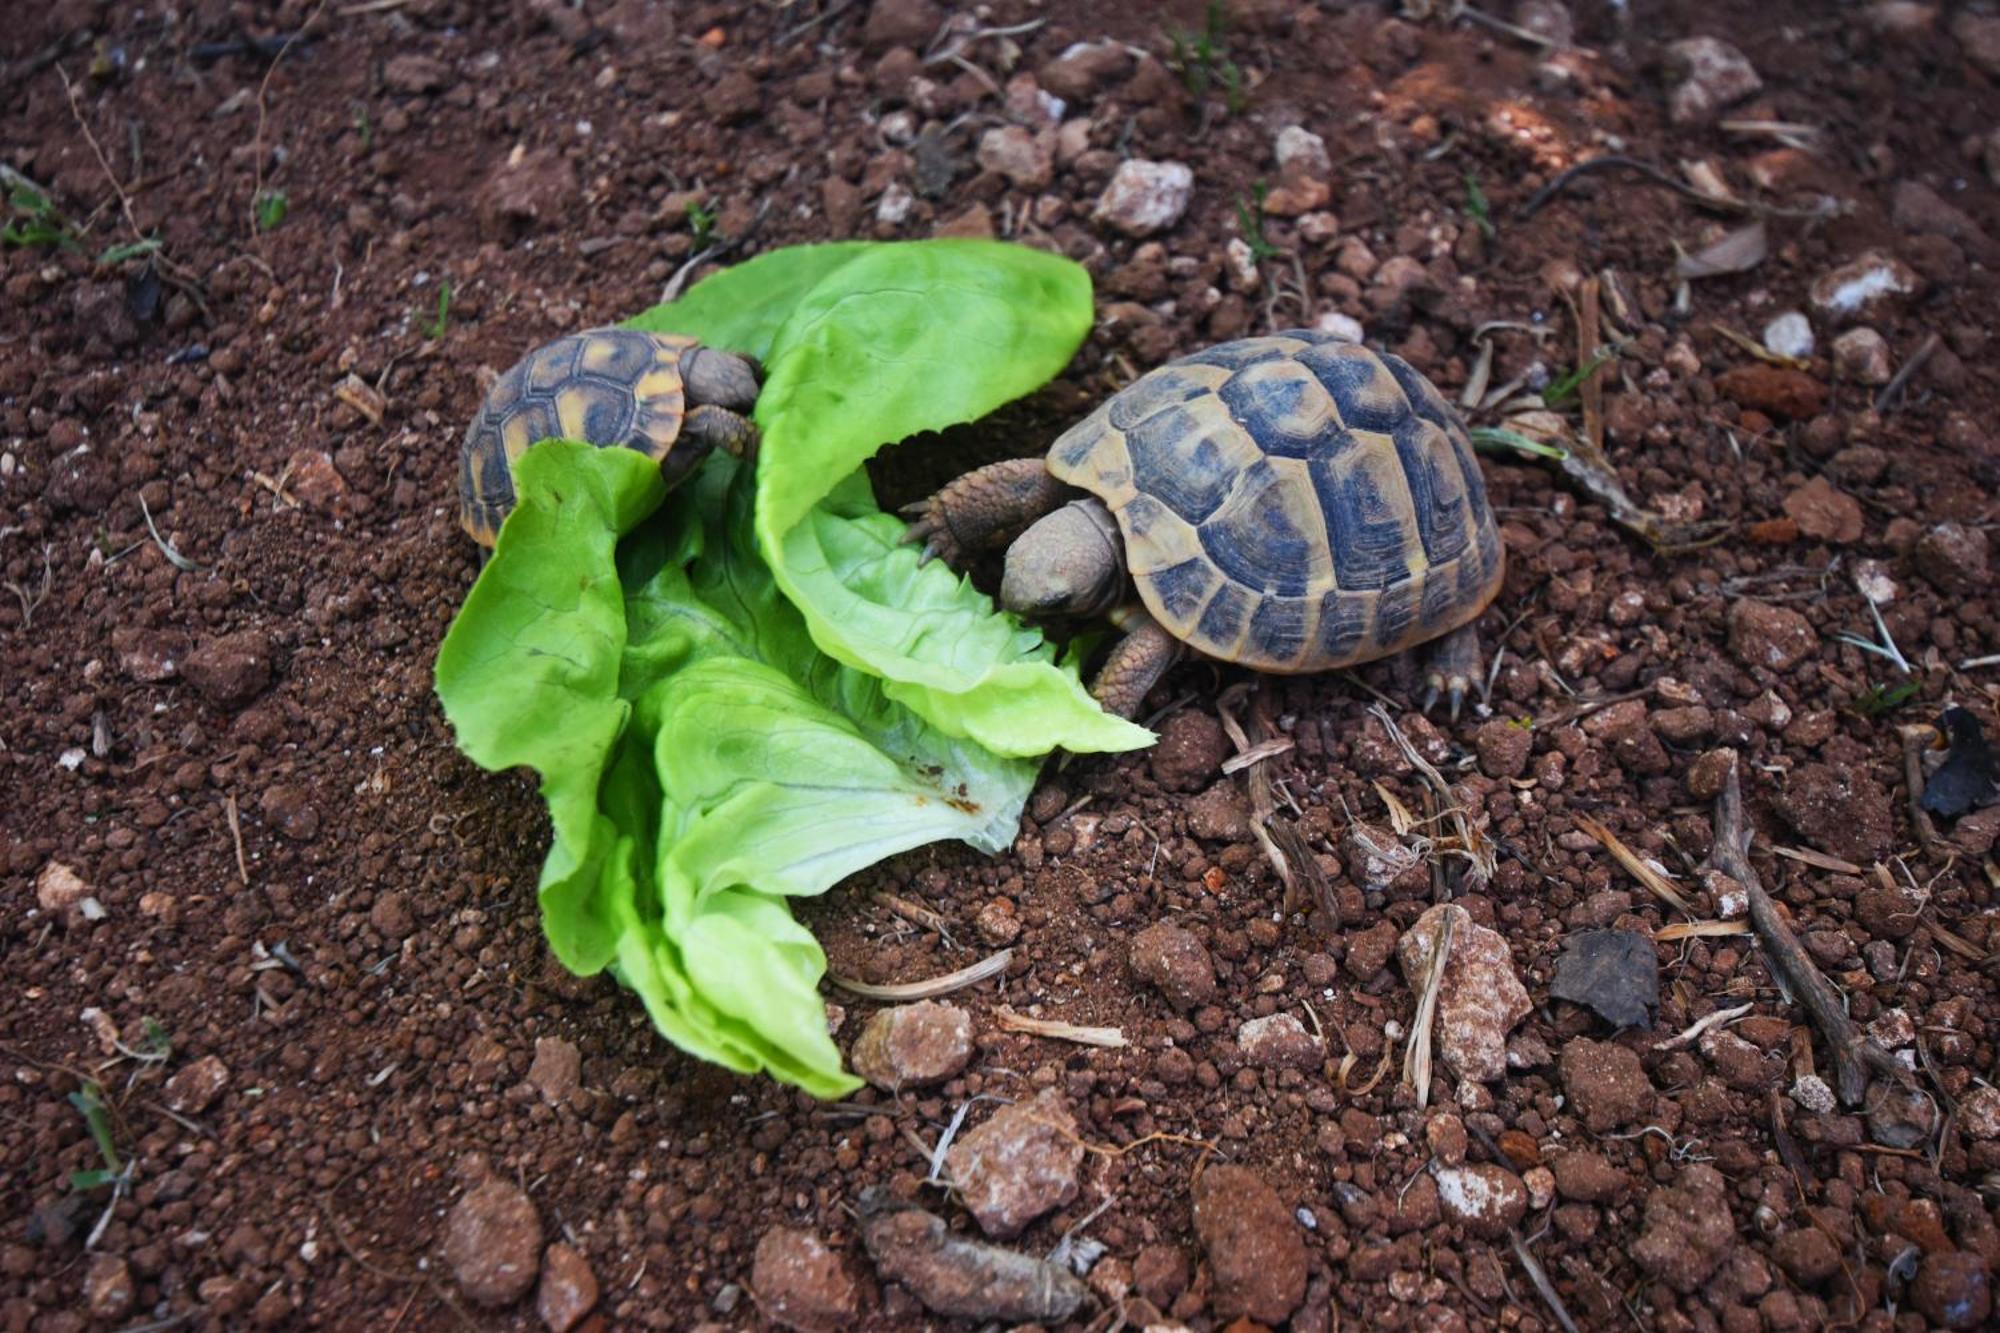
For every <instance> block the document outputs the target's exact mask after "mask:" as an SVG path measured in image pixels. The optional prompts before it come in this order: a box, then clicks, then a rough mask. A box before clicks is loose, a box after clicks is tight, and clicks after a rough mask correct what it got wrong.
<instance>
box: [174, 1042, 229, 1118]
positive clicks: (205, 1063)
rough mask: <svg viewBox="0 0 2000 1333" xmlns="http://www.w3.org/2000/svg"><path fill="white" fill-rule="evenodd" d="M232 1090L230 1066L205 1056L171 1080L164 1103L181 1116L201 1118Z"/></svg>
mask: <svg viewBox="0 0 2000 1333" xmlns="http://www.w3.org/2000/svg"><path fill="white" fill-rule="evenodd" d="M228 1086H229V1066H228V1065H226V1064H224V1063H222V1057H221V1056H219V1055H204V1056H202V1057H201V1059H199V1060H196V1061H194V1062H193V1063H192V1064H189V1065H187V1066H186V1067H185V1068H183V1069H181V1070H180V1071H179V1072H178V1073H176V1074H175V1075H174V1076H173V1077H172V1078H170V1079H168V1080H167V1083H166V1087H165V1089H164V1092H165V1098H164V1100H165V1101H166V1103H167V1107H168V1109H170V1110H173V1111H176V1112H178V1113H180V1114H181V1115H200V1114H201V1113H202V1112H203V1111H206V1110H207V1109H208V1108H209V1107H211V1106H213V1105H215V1099H216V1098H217V1097H220V1096H221V1095H222V1090H223V1089H224V1088H226V1087H228Z"/></svg>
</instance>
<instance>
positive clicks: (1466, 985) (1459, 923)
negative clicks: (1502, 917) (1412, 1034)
mask: <svg viewBox="0 0 2000 1333" xmlns="http://www.w3.org/2000/svg"><path fill="white" fill-rule="evenodd" d="M1446 913H1450V914H1451V916H1452V935H1451V951H1450V953H1449V955H1448V956H1447V957H1446V960H1445V969H1444V981H1443V984H1442V986H1441V987H1440V988H1439V991H1438V1011H1437V1024H1438V1043H1437V1044H1438V1053H1439V1055H1440V1056H1441V1057H1442V1059H1443V1060H1444V1063H1445V1065H1446V1067H1447V1068H1449V1069H1450V1070H1451V1071H1452V1072H1453V1073H1455V1074H1457V1075H1458V1076H1459V1077H1460V1078H1462V1079H1470V1080H1472V1081H1475V1082H1479V1083H1487V1082H1491V1081H1492V1080H1494V1079H1497V1078H1499V1077H1500V1076H1501V1075H1502V1074H1504V1073H1506V1072H1507V1033H1508V1031H1509V1030H1511V1029H1512V1028H1513V1026H1514V1025H1515V1024H1516V1023H1518V1022H1520V1021H1521V1020H1522V1019H1524V1018H1526V1017H1527V1016H1528V1015H1529V1013H1531V1012H1532V1011H1533V1009H1534V1005H1533V1003H1532V1002H1531V1001H1530V1000H1529V998H1528V992H1527V989H1526V988H1525V987H1523V986H1522V985H1521V979H1520V978H1519V977H1518V976H1516V975H1515V973H1514V960H1513V956H1512V955H1511V954H1509V953H1508V951H1507V941H1506V938H1505V937H1504V936H1502V935H1500V934H1499V932H1497V931H1493V930H1488V929H1487V928H1486V927H1485V926H1482V925H1479V924H1477V923H1476V922H1474V921H1473V919H1472V914H1471V913H1469V912H1467V911H1466V910H1465V909H1464V908H1463V907H1460V906H1458V905H1457V904H1456V903H1440V904H1439V905H1438V906H1436V907H1433V908H1431V909H1430V910H1429V911H1427V912H1425V913H1424V914H1423V915H1422V916H1421V917H1418V918H1417V922H1416V924H1415V925H1413V926H1411V927H1410V929H1409V930H1408V931H1406V932H1405V933H1404V935H1403V937H1402V938H1401V939H1400V940H1398V941H1397V942H1396V953H1397V956H1398V958H1399V959H1400V960H1401V962H1402V965H1403V975H1404V977H1405V978H1406V979H1407V980H1408V981H1409V983H1410V988H1411V989H1412V990H1415V991H1418V992H1421V991H1422V990H1423V989H1424V987H1425V985H1426V984H1427V982H1428V980H1429V978H1430V970H1431V964H1432V959H1433V957H1434V955H1435V951H1436V948H1437V939H1438V935H1439V934H1440V927H1441V926H1442V925H1443V922H1444V918H1445V914H1446Z"/></svg>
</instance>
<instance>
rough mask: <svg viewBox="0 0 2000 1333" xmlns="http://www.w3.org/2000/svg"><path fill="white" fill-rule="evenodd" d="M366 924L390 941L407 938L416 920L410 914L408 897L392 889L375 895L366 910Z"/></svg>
mask: <svg viewBox="0 0 2000 1333" xmlns="http://www.w3.org/2000/svg"><path fill="white" fill-rule="evenodd" d="M368 924H369V925H371V926H373V927H375V929H377V930H379V931H381V932H382V933H383V934H384V935H386V936H388V937H389V938H390V939H392V940H400V939H406V938H408V936H409V935H410V933H411V932H412V931H414V930H416V928H417V922H416V918H415V917H414V916H412V915H411V913H410V898H409V895H408V894H405V893H398V892H396V891H395V890H393V889H392V890H390V891H389V892H387V893H378V894H376V895H375V901H374V903H373V904H372V905H371V906H370V907H369V909H368Z"/></svg>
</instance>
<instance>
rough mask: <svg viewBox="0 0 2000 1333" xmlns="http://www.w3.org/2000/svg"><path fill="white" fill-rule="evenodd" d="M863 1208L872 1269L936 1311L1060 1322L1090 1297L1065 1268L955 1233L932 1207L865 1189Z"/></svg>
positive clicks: (863, 1232) (864, 1235)
mask: <svg viewBox="0 0 2000 1333" xmlns="http://www.w3.org/2000/svg"><path fill="white" fill-rule="evenodd" d="M861 1210H862V1225H861V1239H862V1243H863V1244H864V1245H866V1246H867V1247H868V1256H869V1258H871V1259H873V1260H874V1261H875V1271H876V1272H877V1273H878V1274H879V1275H880V1276H881V1277H882V1278H883V1279H884V1280H885V1281H889V1282H895V1283H899V1284H901V1285H902V1287H903V1288H904V1289H905V1290H906V1291H908V1292H909V1293H910V1294H911V1295H913V1296H915V1297H916V1298H917V1299H918V1300H919V1301H921V1302H923V1304H924V1305H925V1306H926V1307H927V1308H929V1309H931V1310H933V1311H935V1312H936V1313H938V1314H942V1315H952V1316H956V1317H958V1318H961V1319H979V1320H988V1319H997V1320H1001V1321H1003V1322H1005V1323H1009V1324H1017V1323H1028V1322H1033V1323H1037V1324H1044V1325H1055V1324H1061V1323H1063V1322H1064V1321H1066V1320H1067V1319H1068V1318H1069V1317H1070V1316H1071V1315H1073V1314H1075V1313H1076V1310H1077V1307H1078V1306H1080V1305H1082V1304H1083V1302H1084V1300H1085V1299H1086V1298H1087V1297H1088V1296H1089V1295H1090V1289H1089V1288H1088V1287H1086V1286H1084V1284H1083V1283H1082V1282H1081V1281H1079V1280H1078V1279H1077V1278H1076V1276H1075V1275H1074V1274H1072V1273H1070V1272H1069V1271H1068V1270H1067V1269H1064V1268H1061V1267H1058V1266H1057V1265H1055V1264H1052V1263H1048V1262H1046V1261H1044V1260H1041V1259H1036V1258H1033V1257H1031V1256H1029V1255H1025V1254H1021V1253H1019V1252H1017V1251H1014V1250H1007V1249H1002V1248H1001V1247H999V1246H997V1245H988V1244H986V1243H985V1242H983V1241H976V1240H964V1239H961V1238H959V1237H956V1236H954V1235H952V1234H951V1231H950V1229H949V1228H948V1227H946V1226H945V1221H944V1219H943V1218H941V1217H939V1216H937V1215H936V1214H935V1213H927V1212H925V1211H923V1210H922V1209H920V1208H898V1207H896V1206H895V1205H893V1204H886V1205H885V1204H884V1203H882V1202H881V1201H880V1199H879V1197H877V1196H875V1192H874V1191H872V1190H871V1191H864V1192H863V1194H862V1198H861ZM853 1326H854V1325H852V1324H851V1323H850V1324H846V1325H842V1327H853Z"/></svg>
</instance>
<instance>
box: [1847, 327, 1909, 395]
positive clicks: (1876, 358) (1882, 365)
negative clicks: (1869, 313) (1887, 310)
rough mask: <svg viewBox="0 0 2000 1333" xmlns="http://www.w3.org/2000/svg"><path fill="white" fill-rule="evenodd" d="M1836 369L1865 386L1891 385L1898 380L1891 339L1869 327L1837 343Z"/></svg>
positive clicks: (1849, 332)
mask: <svg viewBox="0 0 2000 1333" xmlns="http://www.w3.org/2000/svg"><path fill="white" fill-rule="evenodd" d="M1833 368H1834V369H1835V370H1837V371H1839V372H1840V373H1841V374H1842V375H1844V376H1846V377H1847V378H1848V379H1852V380H1859V381H1860V382H1861V383H1863V384H1887V383H1888V382H1889V381H1890V380H1891V379H1893V378H1895V368H1894V367H1893V366H1892V365H1891V363H1890V356H1889V340H1888V339H1886V338H1884V337H1883V336H1882V335H1881V334H1879V333H1877V332H1876V331H1875V330H1873V329H1871V328H1868V327H1866V326H1865V325H1864V326H1863V327H1861V328H1854V329H1849V330H1848V331H1847V332H1845V333H1843V334H1841V335H1840V336H1839V337H1838V338H1835V339H1834V340H1833Z"/></svg>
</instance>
